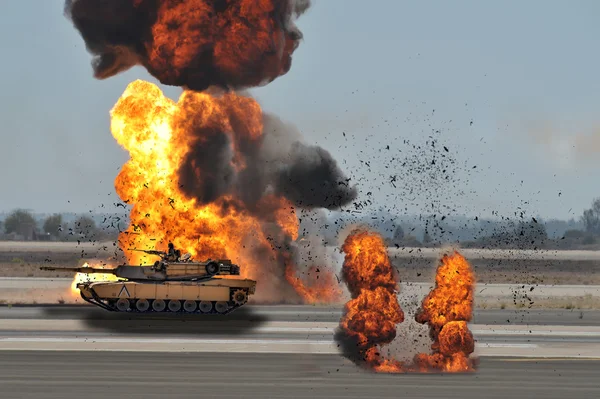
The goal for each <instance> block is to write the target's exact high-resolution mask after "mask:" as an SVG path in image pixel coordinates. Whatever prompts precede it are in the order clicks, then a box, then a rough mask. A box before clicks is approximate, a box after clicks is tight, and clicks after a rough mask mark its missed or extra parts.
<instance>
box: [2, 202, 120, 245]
mask: <svg viewBox="0 0 600 399" xmlns="http://www.w3.org/2000/svg"><path fill="white" fill-rule="evenodd" d="M0 231H1V232H2V233H4V237H2V238H4V239H17V240H25V241H75V240H86V241H87V240H111V239H116V238H117V236H118V228H115V227H114V225H113V226H98V224H97V223H96V221H95V220H94V219H93V218H91V217H89V216H87V215H80V216H78V217H76V218H75V219H74V220H72V221H67V220H65V217H64V216H63V215H62V214H60V213H55V214H53V215H50V216H47V217H45V218H44V219H43V220H37V219H36V218H35V216H34V215H33V213H31V212H30V211H27V210H24V209H16V210H14V211H12V212H11V213H9V214H8V216H7V217H6V218H5V219H4V221H2V222H0Z"/></svg>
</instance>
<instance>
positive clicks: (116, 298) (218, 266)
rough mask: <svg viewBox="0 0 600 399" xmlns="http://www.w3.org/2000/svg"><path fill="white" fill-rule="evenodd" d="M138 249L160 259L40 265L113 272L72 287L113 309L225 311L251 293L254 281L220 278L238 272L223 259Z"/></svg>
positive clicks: (246, 298) (240, 304)
mask: <svg viewBox="0 0 600 399" xmlns="http://www.w3.org/2000/svg"><path fill="white" fill-rule="evenodd" d="M170 249H172V248H170ZM141 251H143V252H146V253H148V254H151V255H156V256H160V257H161V260H160V261H156V262H155V263H154V264H153V265H151V266H134V265H121V266H117V267H115V268H109V269H103V268H95V267H73V268H60V267H47V266H45V267H41V269H42V270H59V271H72V272H74V273H82V274H96V273H98V274H112V275H115V276H117V277H118V278H119V280H120V281H88V282H80V283H78V284H77V285H76V287H77V289H78V290H79V292H80V295H81V297H82V298H83V299H84V300H85V301H87V302H89V303H92V304H94V305H96V306H100V307H102V308H104V309H107V310H111V311H118V312H138V313H147V312H184V313H216V314H226V313H229V312H231V311H233V310H235V309H236V308H238V307H240V306H242V305H244V304H245V303H246V302H247V301H248V297H249V295H251V294H254V292H255V289H256V281H254V280H249V279H240V278H223V277H220V276H238V275H239V274H240V267H239V266H238V265H235V264H233V263H231V260H229V259H219V260H211V259H209V260H207V261H204V262H198V261H194V260H192V259H191V256H190V254H185V255H183V256H179V254H177V256H174V255H175V254H174V253H173V252H172V251H170V252H171V253H165V252H162V251H146V250H141Z"/></svg>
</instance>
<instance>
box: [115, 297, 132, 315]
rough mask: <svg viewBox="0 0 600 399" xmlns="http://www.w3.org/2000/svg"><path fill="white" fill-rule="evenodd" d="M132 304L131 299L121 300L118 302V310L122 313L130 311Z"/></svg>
mask: <svg viewBox="0 0 600 399" xmlns="http://www.w3.org/2000/svg"><path fill="white" fill-rule="evenodd" d="M130 306H131V304H130V303H129V299H127V298H119V300H118V301H117V309H119V311H121V312H126V311H128V310H129V307H130Z"/></svg>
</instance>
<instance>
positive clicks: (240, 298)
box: [231, 290, 248, 305]
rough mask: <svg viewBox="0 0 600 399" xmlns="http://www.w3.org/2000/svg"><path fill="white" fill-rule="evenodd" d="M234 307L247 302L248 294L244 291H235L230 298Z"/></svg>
mask: <svg viewBox="0 0 600 399" xmlns="http://www.w3.org/2000/svg"><path fill="white" fill-rule="evenodd" d="M231 297H232V299H233V302H235V304H236V305H243V304H245V303H246V301H247V300H248V294H246V291H244V290H236V291H234V293H233V295H232V296H231Z"/></svg>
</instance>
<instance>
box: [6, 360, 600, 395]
mask: <svg viewBox="0 0 600 399" xmlns="http://www.w3.org/2000/svg"><path fill="white" fill-rule="evenodd" d="M598 373H600V361H598V360H573V359H571V360H569V359H566V360H565V359H556V360H555V359H551V360H548V359H514V358H510V359H503V358H484V359H481V362H480V364H479V369H478V370H477V371H476V372H475V373H470V374H373V373H370V372H368V371H365V370H362V369H359V368H357V367H356V366H355V365H354V364H352V363H350V362H349V361H348V360H346V359H344V358H342V357H339V356H333V355H310V354H309V355H301V354H300V355H299V354H296V355H291V354H252V353H251V354H238V353H235V354H232V353H201V354H198V353H156V352H154V353H152V352H149V353H137V352H134V353H131V352H48V351H40V352H35V351H26V352H14V351H5V352H2V351H0V392H1V393H2V394H1V397H2V398H3V399H75V398H82V397H83V398H87V399H96V398H102V399H105V398H144V399H148V398H156V399H166V398H169V399H178V398H206V399H208V398H236V399H238V398H311V399H314V398H344V399H351V398H357V399H359V398H360V399H365V398H394V399H397V398H462V399H467V398H490V399H492V398H498V399H506V398H511V399H512V398H545V399H554V398H556V399H559V398H560V399H563V398H598V397H600V384H599V383H598Z"/></svg>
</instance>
